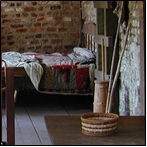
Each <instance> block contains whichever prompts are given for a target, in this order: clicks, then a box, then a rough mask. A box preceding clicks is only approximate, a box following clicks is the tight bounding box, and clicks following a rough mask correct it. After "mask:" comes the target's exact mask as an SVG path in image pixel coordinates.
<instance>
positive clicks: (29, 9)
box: [24, 7, 36, 12]
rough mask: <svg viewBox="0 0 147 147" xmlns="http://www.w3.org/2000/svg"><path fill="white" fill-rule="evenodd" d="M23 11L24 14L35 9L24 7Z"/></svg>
mask: <svg viewBox="0 0 147 147" xmlns="http://www.w3.org/2000/svg"><path fill="white" fill-rule="evenodd" d="M24 11H25V12H30V11H36V8H34V7H25V8H24Z"/></svg>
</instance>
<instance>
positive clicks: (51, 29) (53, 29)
mask: <svg viewBox="0 0 147 147" xmlns="http://www.w3.org/2000/svg"><path fill="white" fill-rule="evenodd" d="M46 30H47V31H48V32H55V31H56V28H47V29H46Z"/></svg>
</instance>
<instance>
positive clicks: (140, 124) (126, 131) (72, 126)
mask: <svg viewBox="0 0 147 147" xmlns="http://www.w3.org/2000/svg"><path fill="white" fill-rule="evenodd" d="M45 122H46V126H47V129H48V133H49V136H50V138H51V141H52V144H53V145H145V117H144V116H120V118H119V123H118V130H117V132H116V133H115V134H113V135H111V136H103V137H97V136H88V135H84V134H83V133H82V132H81V120H80V117H79V116H45Z"/></svg>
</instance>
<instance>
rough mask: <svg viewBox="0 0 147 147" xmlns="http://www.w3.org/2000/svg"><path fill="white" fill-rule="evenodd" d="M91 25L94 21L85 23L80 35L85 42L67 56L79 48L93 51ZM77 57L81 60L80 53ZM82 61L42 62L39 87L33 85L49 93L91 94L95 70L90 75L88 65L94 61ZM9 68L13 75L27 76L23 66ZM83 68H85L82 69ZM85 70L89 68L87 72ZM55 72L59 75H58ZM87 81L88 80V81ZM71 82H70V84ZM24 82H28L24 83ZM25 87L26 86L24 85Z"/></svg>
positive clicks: (93, 30) (91, 64) (40, 90)
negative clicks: (49, 63) (52, 63)
mask: <svg viewBox="0 0 147 147" xmlns="http://www.w3.org/2000/svg"><path fill="white" fill-rule="evenodd" d="M91 27H95V24H94V23H88V24H85V25H84V27H83V29H82V35H83V36H84V37H85V40H86V42H87V44H84V43H82V45H81V47H75V48H76V50H75V48H74V49H73V50H74V51H73V52H74V54H73V53H71V54H68V55H67V56H68V57H70V58H71V57H72V58H73V55H75V52H76V53H77V52H78V54H81V53H82V51H81V52H79V49H84V52H85V49H86V51H87V50H88V51H91V53H95V43H94V41H95V40H94V38H93V37H94V32H95V28H94V29H92V32H91ZM82 40H84V39H82ZM82 46H87V48H84V47H82ZM16 53H17V52H16ZM22 54H24V53H22ZM36 54H39V53H36ZM36 54H35V56H36ZM53 54H54V53H53ZM55 54H56V53H55ZM29 55H30V54H29ZM69 55H70V56H69ZM86 55H87V52H86ZM93 55H94V54H93ZM41 56H42V55H41ZM45 56H46V55H45ZM63 56H64V55H63ZM76 57H77V54H76ZM83 57H85V56H84V55H83V56H82V58H83ZM74 58H75V56H74ZM77 59H80V60H81V55H80V57H79V56H78V57H77ZM77 59H76V60H77ZM39 60H40V59H39ZM41 60H42V59H41ZM71 60H73V59H71ZM64 61H65V60H64ZM85 61H86V60H85ZM85 61H84V62H85ZM74 62H75V61H74ZM82 62H83V59H82ZM82 62H81V61H80V63H77V61H76V63H65V65H64V63H63V64H62V65H60V63H59V65H58V64H55V65H46V63H44V62H42V63H41V66H42V67H43V70H44V71H43V76H42V78H41V80H40V84H39V87H38V88H36V87H35V86H34V87H35V88H36V90H38V91H39V92H42V93H49V94H73V95H74V94H76V95H77V94H78V95H93V94H94V92H93V90H94V79H95V71H92V72H93V73H92V75H91V71H90V70H91V69H90V68H91V67H90V66H93V67H94V66H95V61H92V63H90V62H89V61H88V63H82ZM8 68H9V66H8ZM11 68H13V75H14V77H22V76H25V77H27V76H28V74H27V73H26V70H25V68H24V67H17V66H16V67H11ZM84 68H85V70H84ZM86 68H87V69H86ZM87 70H89V72H88V71H87ZM85 71H86V72H87V75H85V74H84V73H85ZM73 72H74V74H76V76H75V75H74V74H73ZM52 73H55V74H56V76H55V74H52ZM57 73H58V74H60V75H58V74H57ZM48 74H49V75H48ZM71 74H72V76H73V75H74V76H75V77H74V78H73V77H71ZM79 74H80V75H79ZM80 76H81V78H80ZM49 77H50V78H51V79H52V81H51V80H49ZM91 77H92V78H91ZM76 78H77V79H78V80H79V81H78V80H77V79H76ZM30 79H31V78H30ZM54 79H55V80H54ZM68 80H71V81H68ZM18 81H19V80H18ZM47 81H48V83H47ZM73 81H74V82H73ZM81 81H83V83H80V82H81ZM87 81H89V83H88V82H87ZM57 82H58V83H57ZM62 82H63V83H62ZM71 82H72V84H71ZM85 83H86V85H90V86H89V87H88V86H84V84H85ZM21 84H22V83H20V85H21ZM26 84H28V83H26ZM60 84H62V85H60ZM82 84H83V85H82ZM64 86H65V87H70V89H69V88H65V87H64ZM25 87H27V86H25ZM63 87H64V88H65V89H64V88H63ZM56 88H57V89H56ZM60 88H63V89H61V90H60ZM20 90H21V89H20ZM24 90H25V89H24ZM26 90H28V89H26Z"/></svg>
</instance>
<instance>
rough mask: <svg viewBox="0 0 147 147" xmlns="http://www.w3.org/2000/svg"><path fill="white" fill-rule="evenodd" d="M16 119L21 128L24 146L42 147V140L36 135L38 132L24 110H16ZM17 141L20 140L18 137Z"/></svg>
mask: <svg viewBox="0 0 147 147" xmlns="http://www.w3.org/2000/svg"><path fill="white" fill-rule="evenodd" d="M15 118H16V120H17V124H18V127H19V128H20V131H21V135H22V138H23V142H24V144H25V145H41V142H40V139H39V137H38V135H37V134H36V130H35V128H34V126H33V124H32V122H31V120H30V118H29V116H28V114H27V113H26V111H25V109H24V108H22V107H20V108H18V107H17V108H16V110H15ZM17 139H18V138H17V136H16V140H17Z"/></svg>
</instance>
